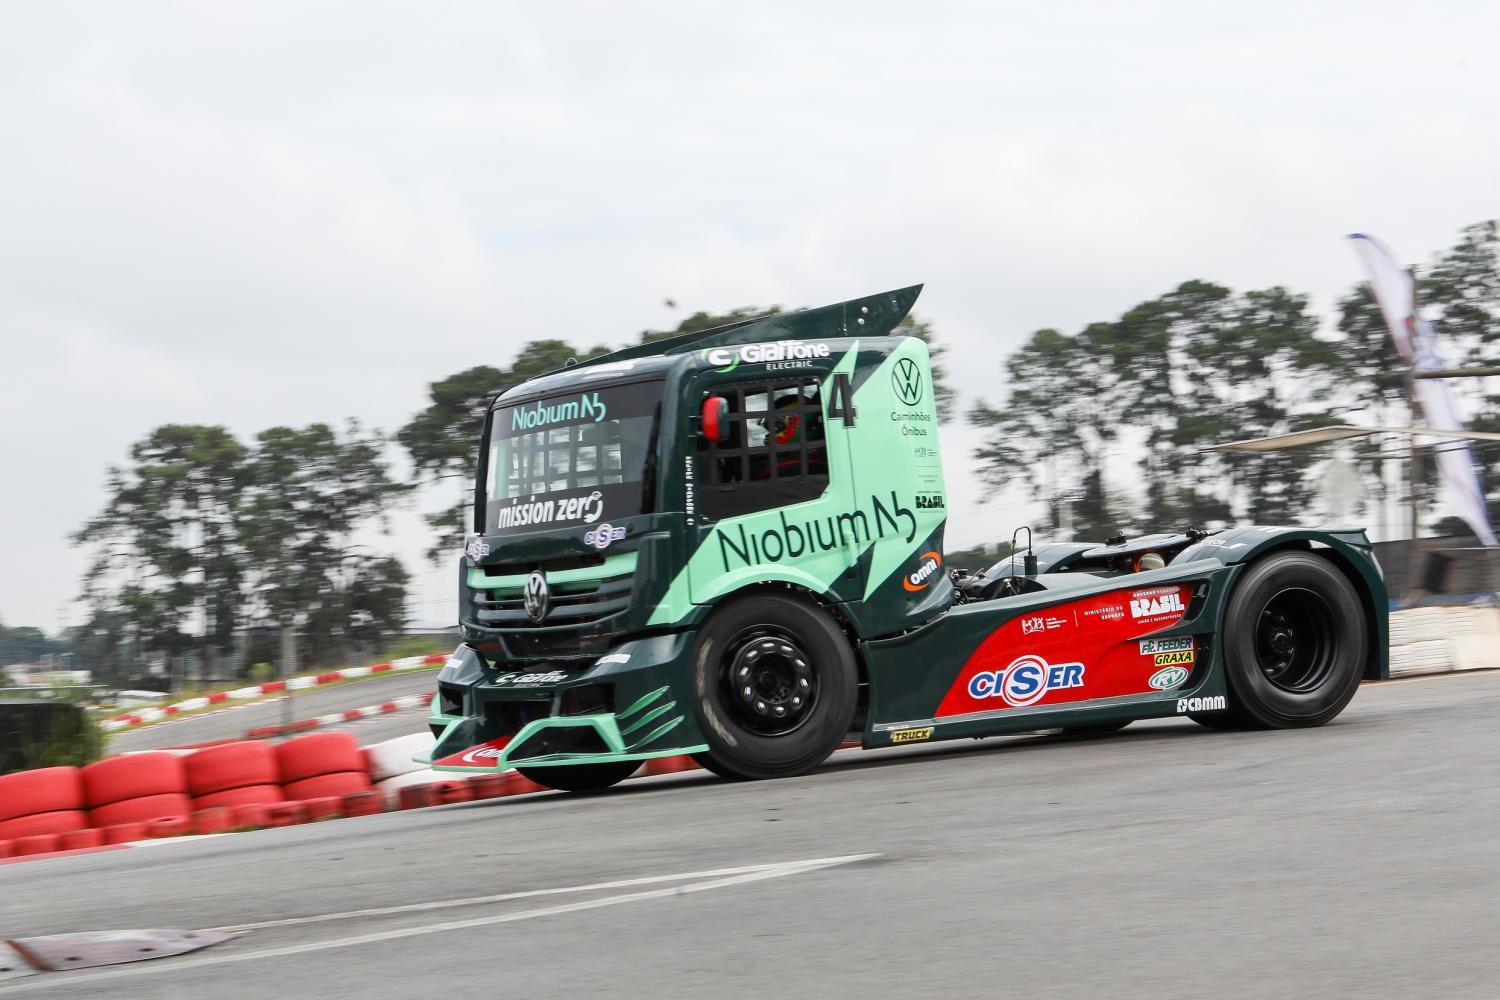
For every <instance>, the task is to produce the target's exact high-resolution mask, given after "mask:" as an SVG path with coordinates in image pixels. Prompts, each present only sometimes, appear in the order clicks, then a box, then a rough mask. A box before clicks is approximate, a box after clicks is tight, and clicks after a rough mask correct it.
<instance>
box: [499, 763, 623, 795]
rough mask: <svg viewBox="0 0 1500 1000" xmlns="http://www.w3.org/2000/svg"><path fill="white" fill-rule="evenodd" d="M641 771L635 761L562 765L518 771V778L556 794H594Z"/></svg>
mask: <svg viewBox="0 0 1500 1000" xmlns="http://www.w3.org/2000/svg"><path fill="white" fill-rule="evenodd" d="M640 768H641V762H640V761H638V760H618V761H610V762H609V763H607V764H562V765H558V766H556V767H518V768H516V770H517V771H520V772H521V776H522V777H523V778H526V779H528V780H530V781H535V782H536V783H537V784H538V785H546V786H547V787H548V788H555V789H557V790H558V791H559V792H597V791H599V790H600V789H601V788H608V787H609V786H610V785H618V784H619V783H620V782H622V781H624V780H625V779H626V778H628V777H630V776H631V775H632V774H634V773H635V772H636V771H639V770H640Z"/></svg>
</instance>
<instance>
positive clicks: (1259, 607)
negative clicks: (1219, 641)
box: [1195, 552, 1368, 729]
mask: <svg viewBox="0 0 1500 1000" xmlns="http://www.w3.org/2000/svg"><path fill="white" fill-rule="evenodd" d="M1367 647H1368V640H1367V638H1366V631H1365V612H1364V607H1363V605H1362V604H1361V602H1360V599H1359V595H1358V594H1357V593H1356V592H1355V590H1354V586H1353V584H1351V583H1350V582H1349V579H1348V578H1347V577H1346V576H1344V574H1343V573H1341V572H1339V570H1338V568H1337V567H1336V566H1334V565H1333V564H1332V563H1330V562H1329V561H1328V560H1326V559H1322V558H1319V557H1318V556H1315V555H1310V554H1308V553H1304V552H1283V553H1279V554H1277V555H1273V556H1270V557H1269V558H1267V559H1265V560H1264V561H1262V562H1258V563H1256V564H1255V565H1253V566H1251V567H1250V569H1249V570H1247V571H1246V573H1245V576H1244V578H1243V579H1241V580H1240V582H1239V584H1238V585H1237V586H1236V587H1235V589H1234V593H1232V594H1231V595H1230V597H1229V609H1228V611H1227V612H1226V614H1225V616H1224V632H1223V649H1224V666H1225V674H1226V676H1227V678H1228V681H1229V711H1227V712H1223V713H1214V714H1213V715H1209V716H1204V717H1203V718H1199V719H1196V720H1195V721H1198V722H1200V723H1202V724H1204V725H1209V726H1212V727H1213V728H1225V729H1229V728H1237V727H1253V728H1262V729H1291V728H1300V727H1308V726H1321V725H1323V724H1324V723H1326V722H1328V721H1329V720H1330V719H1332V718H1334V716H1336V715H1338V714H1339V713H1340V712H1342V711H1343V710H1344V706H1345V705H1347V704H1349V699H1350V698H1353V697H1354V692H1355V691H1356V690H1357V689H1358V688H1359V681H1360V677H1361V676H1362V675H1363V673H1364V667H1365V655H1366V652H1367ZM1210 719H1212V720H1213V721H1209V720H1210Z"/></svg>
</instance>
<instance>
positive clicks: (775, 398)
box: [698, 379, 828, 521]
mask: <svg viewBox="0 0 1500 1000" xmlns="http://www.w3.org/2000/svg"><path fill="white" fill-rule="evenodd" d="M716 394H717V395H719V396H723V397H724V398H725V399H727V400H728V401H729V426H728V427H727V428H725V431H726V433H725V434H724V440H723V441H718V442H711V441H705V440H701V439H700V440H699V442H698V463H699V468H700V469H701V470H702V472H701V476H702V480H701V482H700V484H699V509H700V510H701V511H702V513H703V516H704V517H705V518H707V519H709V520H715V521H716V520H718V519H719V518H722V517H734V516H735V515H737V514H750V513H753V512H755V511H758V510H770V509H772V508H775V507H784V506H786V505H787V504H793V503H800V502H802V501H803V500H812V499H814V498H815V497H818V496H821V495H822V493H823V491H824V490H825V489H827V488H828V442H827V441H826V440H825V438H824V435H823V401H822V399H821V397H820V395H819V392H818V383H817V382H816V381H814V380H811V379H804V380H800V381H796V382H769V383H768V382H760V383H742V384H739V385H733V386H726V387H724V388H721V389H719V390H717V392H716Z"/></svg>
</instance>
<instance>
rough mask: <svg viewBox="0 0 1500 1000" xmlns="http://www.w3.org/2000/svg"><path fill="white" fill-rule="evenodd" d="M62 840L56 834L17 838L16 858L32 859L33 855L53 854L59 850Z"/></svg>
mask: <svg viewBox="0 0 1500 1000" xmlns="http://www.w3.org/2000/svg"><path fill="white" fill-rule="evenodd" d="M61 840H62V838H61V837H59V836H58V835H57V834H55V833H42V834H38V835H36V836H34V837H17V838H16V839H15V841H14V844H15V856H16V857H18V858H25V857H30V856H31V855H33V854H51V853H52V852H53V851H56V850H59V848H58V846H57V845H58V844H59V843H60V842H61Z"/></svg>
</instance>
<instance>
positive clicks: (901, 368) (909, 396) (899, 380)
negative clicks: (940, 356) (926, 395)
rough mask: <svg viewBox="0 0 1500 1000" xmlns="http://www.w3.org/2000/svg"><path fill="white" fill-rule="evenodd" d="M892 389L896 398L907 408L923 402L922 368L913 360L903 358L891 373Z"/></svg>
mask: <svg viewBox="0 0 1500 1000" xmlns="http://www.w3.org/2000/svg"><path fill="white" fill-rule="evenodd" d="M891 388H893V389H895V390H896V397H897V398H898V399H900V400H901V402H903V403H905V404H906V405H907V406H916V405H917V404H918V403H920V402H921V401H922V368H921V366H920V365H918V364H917V363H916V362H915V361H913V360H912V359H911V358H902V359H901V360H900V361H897V362H896V367H895V368H894V369H893V370H892V371H891Z"/></svg>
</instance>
